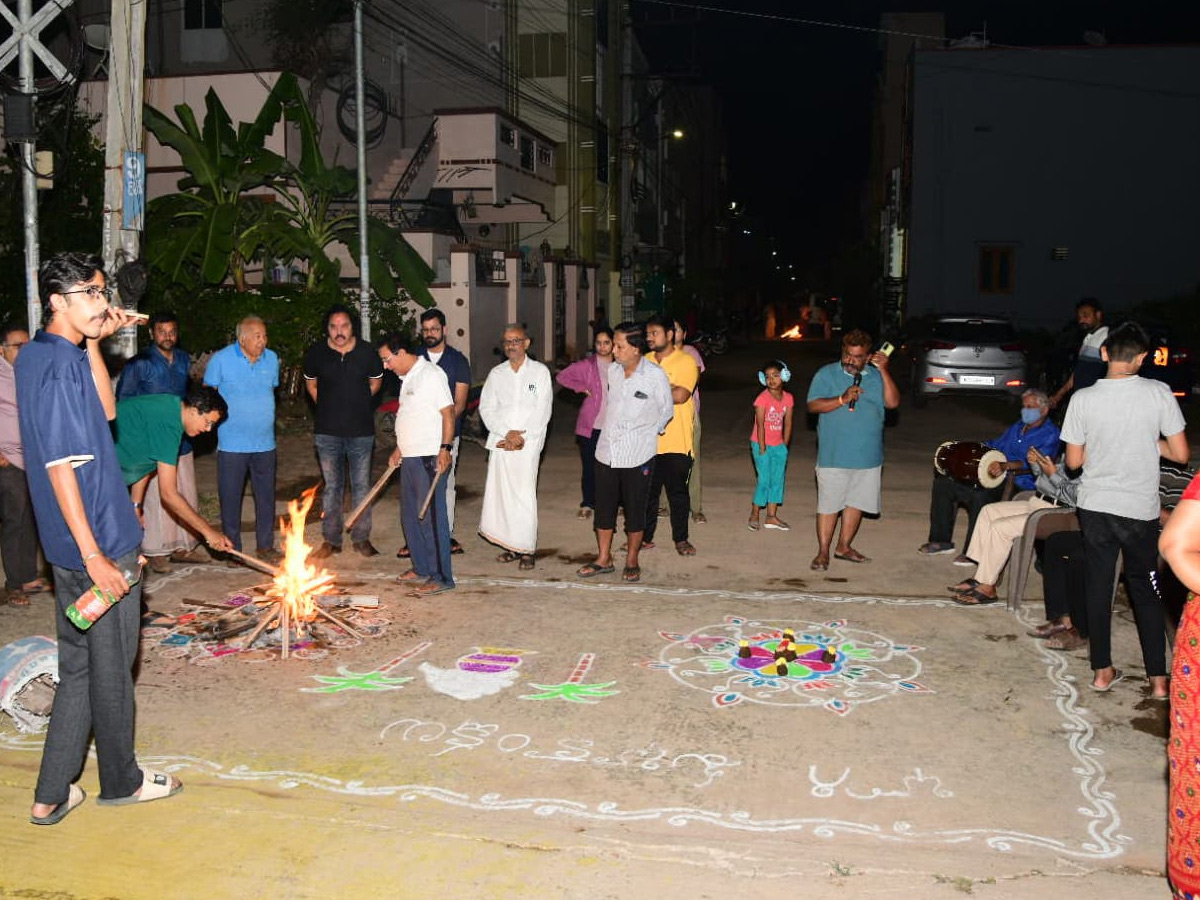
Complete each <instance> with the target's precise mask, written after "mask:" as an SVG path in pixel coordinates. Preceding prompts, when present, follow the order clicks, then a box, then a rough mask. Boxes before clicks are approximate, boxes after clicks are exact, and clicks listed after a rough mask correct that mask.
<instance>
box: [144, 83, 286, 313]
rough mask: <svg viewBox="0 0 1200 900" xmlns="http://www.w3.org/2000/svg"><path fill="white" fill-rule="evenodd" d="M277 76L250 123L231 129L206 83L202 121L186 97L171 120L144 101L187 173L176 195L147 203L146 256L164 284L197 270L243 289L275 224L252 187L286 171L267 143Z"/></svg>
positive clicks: (152, 127) (149, 123) (278, 108)
mask: <svg viewBox="0 0 1200 900" xmlns="http://www.w3.org/2000/svg"><path fill="white" fill-rule="evenodd" d="M294 80H295V79H294V78H293V79H292V81H293V82H294ZM282 82H283V79H280V82H279V83H277V84H276V86H275V88H274V89H273V90H272V91H271V93H270V94H269V95H268V96H267V99H266V101H265V102H264V103H263V106H262V109H261V110H259V112H258V115H257V116H256V117H255V119H254V121H253V122H250V123H246V122H241V123H239V124H238V125H237V127H236V128H235V127H234V125H233V121H232V119H231V118H230V116H229V112H228V111H227V110H226V109H225V106H224V105H223V104H222V103H221V99H220V97H218V96H217V93H216V91H214V90H213V89H211V88H210V89H209V91H208V93H207V94H206V95H205V97H204V105H205V115H204V124H203V125H200V124H198V123H197V121H196V115H195V113H194V112H193V110H192V108H191V107H190V106H189V105H188V104H186V103H181V104H179V105H178V106H176V107H175V115H176V117H177V121H175V120H172V119H171V118H170V117H169V116H167V115H166V114H164V113H162V112H160V111H159V110H157V109H155V108H154V107H153V106H149V105H147V106H146V107H145V110H144V116H145V123H146V128H147V129H148V130H149V131H150V132H151V133H152V134H153V135H154V136H155V138H157V139H158V142H159V143H160V144H162V145H164V146H166V147H170V148H171V149H172V150H174V151H175V152H176V153H178V154H179V158H180V162H181V164H182V166H183V169H184V171H185V172H186V173H187V174H186V175H185V176H184V177H183V178H181V179H180V180H179V182H178V185H177V187H178V193H175V194H167V195H165V196H162V197H157V198H155V199H154V200H152V201H151V202H150V204H149V206H148V208H147V217H148V223H147V229H146V233H147V240H146V244H147V247H146V252H147V258H148V260H149V262H150V264H151V265H152V266H153V267H154V268H155V269H157V270H158V271H160V272H163V273H165V274H166V275H167V277H168V279H169V281H170V283H179V282H186V281H188V280H190V279H192V278H194V277H196V276H198V277H199V278H200V279H201V280H202V281H204V282H206V283H208V284H220V283H222V282H224V281H225V280H226V279H227V278H232V279H233V282H234V284H235V285H236V286H237V288H238V290H245V288H246V264H247V263H248V262H250V261H251V260H253V259H255V258H256V257H257V256H259V255H260V253H261V251H262V249H263V247H264V246H265V245H266V243H267V240H268V238H269V236H270V235H271V234H272V232H273V229H274V226H273V222H272V220H273V218H274V216H273V211H272V210H271V209H270V208H269V206H270V204H267V203H265V202H264V198H263V195H262V194H257V195H256V194H254V193H252V192H253V191H255V190H256V189H258V190H261V189H263V188H265V187H268V186H270V185H272V184H273V183H274V182H276V181H277V180H278V179H279V178H280V177H282V175H283V174H284V172H285V171H286V170H287V161H286V160H285V159H284V158H283V157H282V156H280V155H279V154H277V153H275V152H274V151H272V150H270V149H268V148H267V146H266V140H267V138H268V137H269V136H270V135H271V134H272V132H273V131H274V130H275V126H276V125H278V124H279V121H280V119H281V118H282V110H283V106H282V101H281V100H280V85H281V84H282Z"/></svg>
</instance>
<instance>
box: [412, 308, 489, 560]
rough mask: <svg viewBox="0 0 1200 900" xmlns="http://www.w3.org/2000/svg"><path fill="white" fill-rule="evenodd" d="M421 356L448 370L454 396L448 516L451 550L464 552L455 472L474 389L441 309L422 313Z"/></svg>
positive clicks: (448, 477) (452, 551)
mask: <svg viewBox="0 0 1200 900" xmlns="http://www.w3.org/2000/svg"><path fill="white" fill-rule="evenodd" d="M421 342H422V343H423V344H424V347H423V348H422V350H421V356H423V357H424V358H425V359H427V360H429V361H430V362H433V363H437V365H438V366H439V367H440V368H441V370H442V371H443V372H445V373H446V380H447V381H448V382H449V383H450V393H451V395H452V396H453V397H454V448H453V450H451V452H450V468H449V470H447V472H446V519H447V521H448V522H449V523H450V552H451V553H462V552H463V548H462V544H460V543H459V542H458V541H457V540H456V539H455V537H454V503H455V500H456V498H457V496H458V492H457V490H456V488H457V486H458V485H457V481H456V479H455V473H456V472H457V471H458V445H459V441H460V439H461V438H462V420H463V413H464V412H466V409H467V396H468V395H469V394H470V392H471V364H470V362H468V361H467V358H466V357H465V356H464V355H463V354H462V352H461V351H459V350H456V349H454V348H453V347H451V346H450V345H449V344H447V343H446V314H445V313H444V312H442V311H441V310H440V309H427V310H425V312H423V313H421ZM410 555H411V554H410V553H409V551H408V545H407V544H405V545H404V546H403V547H401V548H400V550H399V552H398V553H397V554H396V556H398V557H399V558H400V559H408V558H409V556H410Z"/></svg>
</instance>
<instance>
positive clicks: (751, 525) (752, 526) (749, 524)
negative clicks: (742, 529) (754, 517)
mask: <svg viewBox="0 0 1200 900" xmlns="http://www.w3.org/2000/svg"><path fill="white" fill-rule="evenodd" d="M761 527H762V526H761V525H759V524H758V523H757V522H754V521H750V522H747V523H746V528H747V529H749V530H750V531H758V529H759V528H761Z"/></svg>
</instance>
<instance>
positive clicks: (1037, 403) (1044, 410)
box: [917, 388, 1059, 566]
mask: <svg viewBox="0 0 1200 900" xmlns="http://www.w3.org/2000/svg"><path fill="white" fill-rule="evenodd" d="M984 445H985V446H987V447H991V448H992V449H993V450H999V451H1000V452H1001V453H1003V454H1004V457H1005V460H1006V461H1005V462H994V463H992V464H991V466H990V467H989V469H988V474H989V475H991V476H992V477H993V478H996V477H998V476H999V475H1001V474H1002V473H1003V472H1015V473H1018V474H1017V475H1016V476H1015V478H1014V482H1015V486H1016V489H1017V490H1018V491H1032V490H1035V488H1036V484H1035V478H1034V475H1033V474H1031V473H1030V471H1029V466H1028V463H1027V457H1028V454H1029V448H1030V447H1034V448H1036V449H1037V451H1038V452H1039V453H1040V454H1042V455H1043V456H1045V457H1047V458H1048V459H1051V460H1053V459H1057V458H1058V454H1059V437H1058V426H1057V425H1055V424H1054V423H1053V422H1052V421H1050V401H1049V399H1048V398H1047V397H1046V394H1045V393H1044V392H1043V391H1039V390H1037V389H1036V388H1030V389H1029V390H1027V391H1026V392H1025V393H1024V394H1022V395H1021V419H1020V421H1018V422H1014V423H1013V424H1012V425H1010V426H1009V427H1008V429H1007V430H1006V431H1005V432H1004V434H1002V435H1000V437H998V438H995V439H994V440H990V441H984ZM1003 489H1004V488H1003V485H1001V486H1000V487H996V488H983V487H978V486H976V485H969V484H963V483H962V482H959V481H955V480H954V479H953V478H951V477H950V476H949V475H943V474H941V473H940V472H939V473H937V474H936V475H934V476H933V496H932V499H931V500H930V503H929V540H928V542H926V543H924V544H922V545H921V546H920V547H919V548H917V552H918V553H924V554H926V555H928V556H935V555H937V554H941V553H953V552H954V542H953V537H954V517H955V515H956V514H957V512H958V507H959V505H962V506H964V507H966V510H967V537H966V540H965V541H964V546H970V544H971V535H972V533H973V532H974V530H975V519H976V517H977V516H978V515H979V511H980V510H981V509H982V508H983V507H984V505H985V504H987V503H992V502H993V501H996V500H999V499H1000V494H1001V493H1002V492H1003ZM976 562H978V560H972V559H971V558H970V557H969V556H967V555H966V554H960V555H959V556H957V557H956V558H955V560H954V564H955V565H958V566H970V565H974V564H975V563H976Z"/></svg>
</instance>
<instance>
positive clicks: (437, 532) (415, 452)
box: [378, 332, 454, 597]
mask: <svg viewBox="0 0 1200 900" xmlns="http://www.w3.org/2000/svg"><path fill="white" fill-rule="evenodd" d="M378 349H379V361H380V362H381V363H383V367H384V368H385V369H390V370H391V371H392V372H394V373H395V374H396V375H397V377H399V378H400V379H401V385H400V408H399V409H398V410H397V412H396V449H395V450H393V451H392V456H391V459H390V460H389V462H390V463H391V465H393V466H395V465H399V466H400V496H401V501H400V521H401V524H402V525H403V526H404V539H405V540H406V541H407V542H408V549H409V551H410V553H411V555H412V569H410V570H409V571H407V572H405V573H404V574H402V575H400V576H399V578H398V579H397V580H398V581H400V582H401V583H402V584H410V585H412V587H413V590H412V592H411V596H413V597H423V596H428V595H430V594H440V593H443V592H445V591H452V590H454V576H453V574H452V573H451V570H450V520H449V518H448V517H447V515H446V481H445V479H444V478H442V476H443V475H444V474H445V473H446V470H447V469H449V468H450V452H451V450H452V448H453V447H454V396H453V395H452V394H451V393H450V385H449V382H448V381H447V380H446V373H445V372H443V371H442V370H441V368H439V367H438V366H437V365H436V364H434V363H431V362H430V361H429V360H427V359H424V358H423V357H422V356H421V355H420V353H421V348H420V347H419V346H418V345H416V344H413V345H411V346H410V345H409V344H407V343H405V340H404V338H403V337H402V336H401V335H400V334H398V333H395V332H393V333H391V334H389V335H387V336H386V337H384V338H383V339H382V340H381V341H380V342H379V348H378ZM435 481H436V485H437V486H436V488H434V491H433V500H432V501H431V503H430V506H429V510H428V512H427V513H426V514H425V516H424V517H423V518H422V517H421V514H420V513H421V505H422V504H423V503H424V502H425V497H426V496H428V494H429V490H430V486H431V485H433V484H434V483H435Z"/></svg>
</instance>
